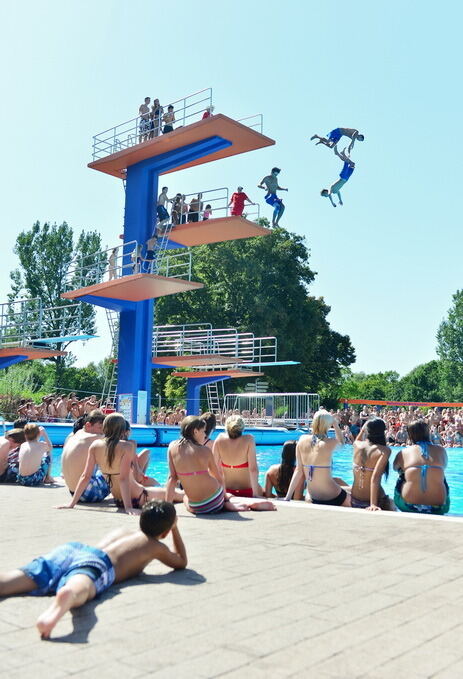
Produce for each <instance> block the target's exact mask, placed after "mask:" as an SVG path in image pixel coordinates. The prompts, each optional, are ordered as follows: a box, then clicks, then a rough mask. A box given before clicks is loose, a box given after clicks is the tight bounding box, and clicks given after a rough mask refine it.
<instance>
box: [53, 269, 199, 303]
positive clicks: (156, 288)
mask: <svg viewBox="0 0 463 679" xmlns="http://www.w3.org/2000/svg"><path fill="white" fill-rule="evenodd" d="M203 287H204V285H203V283H196V282H194V281H188V280H185V279H183V278H166V277H165V276H157V275H156V274H150V273H137V274H131V275H129V276H121V277H120V278H114V279H113V280H111V281H106V282H104V283H96V284H95V285H89V286H88V287H85V288H78V289H77V290H71V291H70V292H64V293H63V294H62V295H61V297H64V298H65V299H81V300H82V301H84V302H90V304H96V305H98V306H103V307H106V308H114V309H116V308H117V306H118V305H117V304H114V302H118V301H119V302H125V303H127V302H129V303H130V302H141V301H144V300H147V299H154V298H156V297H164V296H166V295H176V294H177V293H180V292H188V291H189V290H198V289H199V288H203ZM119 306H121V308H123V307H127V306H129V305H127V304H123V303H121V304H120V305H119ZM117 310H120V309H117Z"/></svg>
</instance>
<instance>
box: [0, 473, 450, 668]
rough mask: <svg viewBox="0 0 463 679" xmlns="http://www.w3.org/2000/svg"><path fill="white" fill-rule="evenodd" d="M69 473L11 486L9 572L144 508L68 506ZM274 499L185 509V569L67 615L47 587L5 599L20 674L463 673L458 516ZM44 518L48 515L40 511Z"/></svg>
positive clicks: (2, 491) (0, 506)
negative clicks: (209, 512) (217, 510)
mask: <svg viewBox="0 0 463 679" xmlns="http://www.w3.org/2000/svg"><path fill="white" fill-rule="evenodd" d="M68 497H69V495H68V494H67V491H66V489H65V488H64V487H63V486H62V485H59V484H58V485H57V486H56V487H54V488H38V489H29V488H22V487H14V486H1V487H0V511H1V512H2V516H3V525H2V543H1V544H2V549H1V550H0V570H2V571H3V570H7V569H10V568H14V567H17V566H20V565H23V564H24V563H27V562H28V561H29V560H30V559H31V558H32V557H34V556H36V555H38V554H43V553H45V552H47V551H49V550H50V549H51V548H53V547H54V546H56V545H57V544H60V543H62V542H66V541H68V540H81V541H83V542H87V543H90V544H95V543H96V542H98V541H99V540H100V539H101V537H102V536H103V535H104V534H105V533H106V532H108V531H109V530H112V529H114V528H117V527H120V526H124V525H126V526H134V525H136V518H134V517H129V516H126V515H125V514H123V513H120V512H117V511H116V510H115V509H114V508H113V507H112V506H108V505H106V506H105V507H104V508H103V509H99V508H96V507H89V508H87V507H79V508H77V509H75V510H74V511H65V510H63V511H58V510H56V509H54V505H57V504H61V503H63V502H65V501H67V499H68ZM278 508H279V511H277V512H268V513H249V514H241V515H233V514H228V515H226V514H224V515H219V516H214V517H209V518H195V517H192V516H191V515H188V513H187V512H186V510H185V509H184V508H183V506H181V507H178V514H179V516H180V519H179V526H180V529H181V532H182V535H183V536H184V539H185V542H186V545H187V549H188V556H189V565H188V569H186V570H185V571H181V572H169V571H168V569H166V568H165V567H164V566H162V565H161V564H159V563H154V564H151V565H150V566H149V567H148V568H147V569H146V572H145V574H143V575H141V576H140V577H138V578H136V579H134V580H133V581H132V582H131V583H128V584H125V583H123V584H121V585H118V586H115V587H113V588H111V589H110V590H109V591H108V592H106V593H105V594H104V595H103V596H102V597H101V599H100V600H98V601H95V602H92V603H90V604H88V605H87V606H85V607H83V608H81V609H79V610H77V611H75V612H74V613H73V615H68V616H65V618H64V619H63V620H62V621H61V622H60V623H59V624H58V626H57V628H56V630H55V633H54V635H53V640H52V641H51V642H42V641H40V640H39V638H38V635H37V633H36V630H35V627H34V622H35V619H36V617H37V616H38V614H39V613H40V612H41V611H42V610H43V608H44V607H45V606H46V605H47V600H44V599H42V598H38V597H37V598H35V597H18V598H11V599H4V600H1V601H0V649H1V650H2V669H3V670H4V671H5V672H7V676H8V678H9V679H23V678H24V679H26V678H28V679H29V678H30V676H31V675H32V676H33V677H34V679H41V678H42V677H43V678H44V679H55V678H56V679H62V678H67V677H71V676H73V677H78V676H85V679H93V678H95V679H106V677H108V679H114V677H115V676H118V675H121V676H124V677H126V678H127V679H138V677H140V678H141V677H146V676H149V677H154V678H157V679H162V678H164V677H165V678H168V679H171V678H173V677H175V679H182V677H185V678H188V679H212V678H215V677H220V678H223V679H260V678H261V677H262V678H263V677H269V676H272V677H275V679H280V678H281V679H283V678H285V677H296V676H301V675H303V676H313V677H317V679H357V678H358V679H383V678H385V679H401V677H404V678H405V677H406V678H407V679H425V678H429V679H431V678H432V679H458V677H461V676H463V642H462V639H463V606H462V605H461V604H462V603H463V587H462V585H463V567H462V565H461V557H462V553H463V550H462V548H461V544H462V542H463V520H461V519H449V518H444V519H434V518H428V517H416V516H405V515H393V514H387V513H385V512H384V513H381V514H379V513H378V514H369V513H367V512H362V511H356V510H345V509H332V508H328V509H326V508H318V507H311V506H308V505H306V504H305V503H279V504H278ZM36 517H37V518H36Z"/></svg>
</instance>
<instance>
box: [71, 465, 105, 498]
mask: <svg viewBox="0 0 463 679" xmlns="http://www.w3.org/2000/svg"><path fill="white" fill-rule="evenodd" d="M110 492H111V488H110V487H109V483H108V482H107V481H106V479H105V477H104V476H103V474H102V473H101V471H100V470H99V469H97V470H96V472H95V473H94V474H93V475H92V478H91V479H90V481H89V483H88V486H87V488H86V489H85V490H84V492H83V493H82V495H81V496H80V500H79V502H102V501H103V500H104V499H105V497H107V496H108V495H109V494H110ZM71 495H74V493H71Z"/></svg>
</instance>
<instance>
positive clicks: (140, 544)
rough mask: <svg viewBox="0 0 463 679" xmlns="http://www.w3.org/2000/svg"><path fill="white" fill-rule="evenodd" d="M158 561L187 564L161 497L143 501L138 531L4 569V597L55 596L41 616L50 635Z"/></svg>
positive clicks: (0, 592)
mask: <svg viewBox="0 0 463 679" xmlns="http://www.w3.org/2000/svg"><path fill="white" fill-rule="evenodd" d="M169 533H172V540H173V549H169V548H168V547H167V545H165V544H164V543H162V542H160V540H162V539H164V538H165V537H167V535H168V534H169ZM154 559H158V560H159V561H161V563H163V564H165V565H166V566H169V567H170V568H173V569H175V570H177V569H180V568H186V565H187V556H186V550H185V546H184V544H183V540H182V538H181V536H180V532H179V530H178V528H177V516H176V512H175V507H174V505H173V504H171V503H170V502H165V501H161V500H152V501H151V502H147V503H146V504H145V505H144V507H143V509H142V510H141V514H140V527H139V529H138V530H127V529H126V528H123V529H119V530H116V531H113V532H112V533H110V534H109V535H107V536H106V537H105V538H104V539H103V540H102V541H101V542H100V544H99V545H98V547H89V546H88V545H84V544H82V543H81V542H67V543H66V544H64V545H61V546H60V547H57V548H56V549H54V550H53V551H51V552H49V553H48V554H46V555H45V556H39V557H37V558H36V559H33V560H32V561H31V562H30V563H28V564H27V565H26V566H24V567H22V568H17V569H15V570H12V571H9V572H8V573H1V574H0V597H6V596H13V595H15V594H31V595H33V596H47V595H49V594H56V596H55V598H54V599H53V602H52V603H51V604H50V606H49V607H48V608H47V610H46V611H45V612H44V613H42V615H41V616H40V617H39V618H38V620H37V628H38V630H39V633H40V636H41V637H42V639H48V638H49V636H50V634H51V631H52V630H53V628H54V627H55V625H56V623H57V622H58V621H59V620H60V619H61V618H62V617H63V615H64V614H65V613H66V612H67V611H69V610H70V609H71V608H79V607H80V606H83V605H84V604H85V603H87V601H91V600H92V599H94V598H95V597H96V596H99V595H100V594H102V593H103V592H105V591H106V590H107V589H108V588H109V587H110V586H111V585H112V584H113V582H123V581H124V580H128V579H129V578H134V577H135V576H137V575H138V574H139V573H141V572H142V571H143V569H144V568H145V566H147V565H148V564H149V563H150V562H151V561H153V560H154Z"/></svg>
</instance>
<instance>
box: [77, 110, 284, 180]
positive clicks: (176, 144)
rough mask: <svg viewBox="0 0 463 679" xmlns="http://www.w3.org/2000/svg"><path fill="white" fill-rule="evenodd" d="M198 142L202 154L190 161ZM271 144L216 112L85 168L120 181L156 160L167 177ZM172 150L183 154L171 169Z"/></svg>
mask: <svg viewBox="0 0 463 679" xmlns="http://www.w3.org/2000/svg"><path fill="white" fill-rule="evenodd" d="M198 143H202V146H203V147H204V148H203V151H204V153H203V154H202V155H201V157H199V158H195V159H191V160H190V159H189V158H188V147H189V146H196V148H197V145H198ZM273 144H275V141H274V140H273V139H270V137H266V136H265V135H264V134H261V133H260V132H257V131H256V130H253V129H252V128H250V127H247V126H246V125H243V124H242V123H239V122H237V121H236V120H233V119H232V118H229V117H228V116H225V115H223V114H222V113H219V114H217V115H214V116H211V117H210V118H206V119H205V120H199V121H198V122H196V123H191V124H190V125H185V127H178V128H177V129H176V130H174V131H173V132H169V133H168V134H163V135H160V136H159V137H154V138H153V139H149V140H147V141H144V142H142V143H140V144H135V145H134V146H130V147H129V148H126V149H123V150H122V151H117V152H116V153H112V154H111V155H108V156H106V157H104V158H99V159H98V160H95V161H93V162H91V163H89V164H88V167H90V168H92V169H93V170H99V171H100V172H105V173H106V174H110V175H113V176H114V177H119V178H120V179H124V178H125V175H126V170H127V168H128V167H130V166H131V165H135V164H136V163H140V162H142V161H146V160H148V159H153V158H156V159H157V163H156V164H157V165H158V167H159V174H168V173H169V172H178V171H179V170H185V169H186V168H189V167H194V166H195V165H202V164H203V163H210V162H212V161H214V160H220V159H222V158H228V157H230V156H235V155H237V154H239V153H246V152H248V151H255V150H256V149H261V148H265V147H266V146H273ZM176 151H178V152H179V155H180V153H181V154H182V155H183V159H180V160H179V163H178V165H176V166H175V168H172V167H171V159H172V155H173V154H174V153H175V152H176ZM163 156H166V158H167V157H169V162H168V163H167V164H166V167H165V169H163V168H162V161H163Z"/></svg>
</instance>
